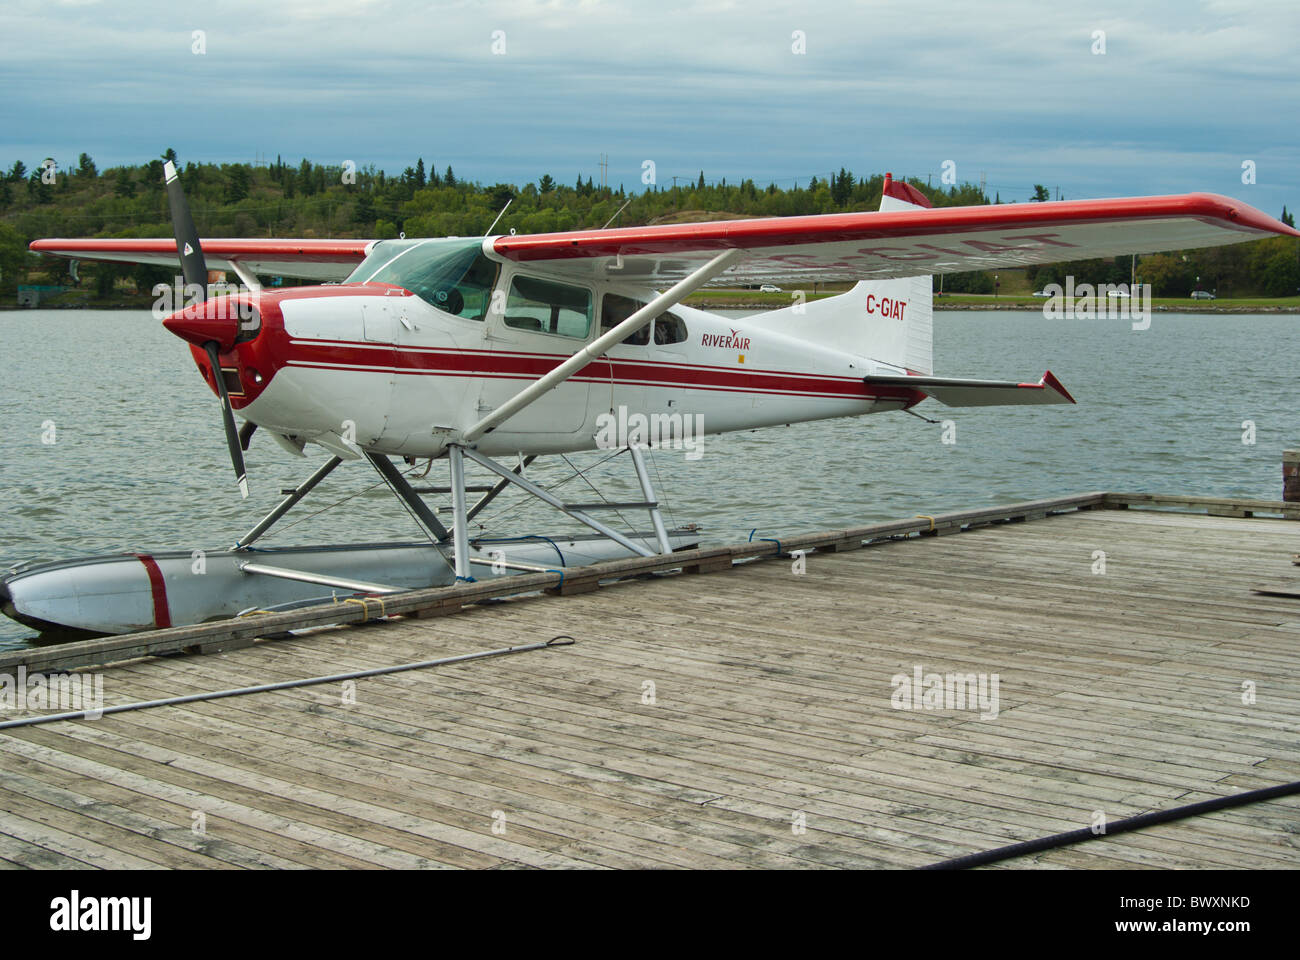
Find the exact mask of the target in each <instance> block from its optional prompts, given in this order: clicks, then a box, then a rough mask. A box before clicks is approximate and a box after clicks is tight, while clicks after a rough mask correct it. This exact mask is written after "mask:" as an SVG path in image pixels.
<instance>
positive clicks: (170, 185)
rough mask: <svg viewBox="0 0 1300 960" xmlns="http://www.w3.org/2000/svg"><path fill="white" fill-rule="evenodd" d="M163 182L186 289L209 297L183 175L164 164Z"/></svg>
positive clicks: (201, 250) (200, 249) (169, 163)
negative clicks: (198, 288) (194, 288)
mask: <svg viewBox="0 0 1300 960" xmlns="http://www.w3.org/2000/svg"><path fill="white" fill-rule="evenodd" d="M163 181H164V183H166V185H167V205H168V206H169V207H170V208H171V212H172V233H173V234H174V235H175V237H176V253H177V254H178V255H179V256H180V258H181V273H182V274H183V275H184V276H185V285H186V286H189V285H191V284H195V283H197V284H198V285H199V286H201V287H202V288H203V292H204V296H205V297H206V296H207V290H208V265H207V263H206V261H204V259H203V249H202V248H201V247H200V246H199V233H198V231H197V230H196V229H194V218H193V217H191V216H190V205H189V204H188V203H186V202H185V191H184V190H182V189H181V180H180V174H178V173H177V172H176V166H175V165H174V164H173V163H172V162H171V161H170V160H168V161H167V162H166V163H164V164H163ZM217 379H218V380H220V379H221V378H220V377H218V378H217Z"/></svg>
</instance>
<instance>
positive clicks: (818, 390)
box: [289, 340, 868, 399]
mask: <svg viewBox="0 0 1300 960" xmlns="http://www.w3.org/2000/svg"><path fill="white" fill-rule="evenodd" d="M376 346H377V345H367V346H353V345H351V344H343V343H308V342H304V341H301V340H296V341H294V343H293V350H292V352H291V355H290V356H291V359H290V360H289V365H290V366H310V367H320V368H326V369H348V368H356V369H359V370H365V369H369V370H371V371H374V372H387V373H397V374H417V375H419V374H424V375H437V376H448V377H484V378H486V379H511V380H514V379H518V380H530V379H536V378H538V377H540V376H542V375H543V374H545V373H547V372H549V371H550V370H552V369H554V368H555V367H556V366H558V365H559V364H560V363H561V362H563V360H564V359H565V358H564V357H560V356H546V355H528V354H511V353H471V352H467V351H461V350H445V351H443V350H439V351H432V350H405V349H401V348H398V347H395V346H388V347H387V348H386V349H385V348H380V349H376V348H375V347H376ZM573 379H575V380H578V381H586V382H594V383H609V382H610V380H611V379H613V381H614V382H615V383H621V384H624V385H632V384H636V385H638V386H658V387H689V388H693V389H698V390H728V391H753V392H758V393H774V392H775V393H785V394H790V395H795V396H800V395H815V396H823V397H827V396H829V397H846V398H854V399H865V398H866V397H867V396H868V394H867V389H866V384H865V383H864V382H863V381H862V380H860V379H858V378H856V377H827V376H819V375H816V374H804V373H783V372H770V373H769V372H759V371H748V370H726V369H722V368H719V367H704V366H698V365H690V366H687V365H681V364H675V363H657V362H638V361H633V360H614V359H601V360H595V361H593V362H591V363H589V364H587V366H585V367H583V368H582V369H581V370H579V371H578V372H577V373H576V374H574V377H573Z"/></svg>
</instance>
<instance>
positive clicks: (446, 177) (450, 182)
mask: <svg viewBox="0 0 1300 960" xmlns="http://www.w3.org/2000/svg"><path fill="white" fill-rule="evenodd" d="M442 182H443V183H445V184H446V185H447V186H449V187H454V186H456V174H454V173H452V172H451V164H450V163H449V164H447V172H446V173H444V174H443V175H442Z"/></svg>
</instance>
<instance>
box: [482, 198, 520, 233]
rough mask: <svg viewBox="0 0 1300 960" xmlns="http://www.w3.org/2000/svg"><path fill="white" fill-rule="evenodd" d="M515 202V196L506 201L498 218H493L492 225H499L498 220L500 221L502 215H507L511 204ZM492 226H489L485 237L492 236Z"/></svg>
mask: <svg viewBox="0 0 1300 960" xmlns="http://www.w3.org/2000/svg"><path fill="white" fill-rule="evenodd" d="M514 202H515V198H514V197H511V198H510V199H509V200H507V201H506V205H505V206H504V207H502V208H501V212H500V213H498V214H497V218H496V220H493V221H492V227H495V226H496V225H497V221H499V220H500V219H501V218H502V217H504V216H505V215H506V211H507V210H509V209H510V204H512V203H514ZM492 227H488V228H487V233H485V234H483V236H485V237H490V236H492Z"/></svg>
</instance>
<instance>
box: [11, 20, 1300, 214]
mask: <svg viewBox="0 0 1300 960" xmlns="http://www.w3.org/2000/svg"><path fill="white" fill-rule="evenodd" d="M196 30H201V31H204V37H203V42H204V44H205V46H206V52H203V53H201V54H198V53H195V52H193V51H194V48H195V46H196V43H197V41H196V40H195V39H194V31H196ZM498 31H499V32H498ZM796 31H801V33H799V34H796ZM1095 31H1104V44H1105V52H1104V54H1102V53H1097V52H1094V50H1096V49H1097V48H1099V45H1100V41H1099V40H1098V39H1096V38H1095V36H1094V32H1095ZM1298 37H1300V3H1296V2H1295V0H1287V2H1262V0H1261V2H1244V0H1243V2H1238V0H1202V2H1195V0H1179V2H1167V3H1166V2H1143V0H1130V2H1124V3H1110V2H1106V0H1101V2H1090V3H1079V4H1071V3H1040V2H1027V0H1026V2H1019V0H1011V2H1005V3H1001V4H994V5H989V6H987V7H977V5H976V4H973V3H969V2H965V0H958V2H949V0H927V2H915V0H910V2H905V3H895V2H872V3H847V2H820V0H812V2H808V3H805V4H802V5H800V4H794V3H789V2H784V3H768V2H765V0H743V2H729V0H712V2H702V3H693V4H690V3H677V2H675V0H656V2H646V0H642V2H636V3H632V2H623V3H620V2H602V0H550V2H540V0H502V2H495V0H483V2H477V0H462V2H449V3H408V2H401V0H258V2H245V0H235V2H218V0H214V2H210V3H206V4H202V5H190V4H177V3H174V2H164V0H137V2H111V0H4V5H3V8H2V9H0V78H3V80H2V82H3V90H4V96H3V98H2V100H0V164H3V165H4V166H5V167H6V168H7V167H8V166H9V165H10V164H12V162H13V161H14V160H16V159H21V160H23V161H24V162H25V163H26V164H27V165H28V167H29V168H30V167H33V166H35V165H36V164H37V163H39V161H40V160H41V159H42V158H43V157H46V156H53V157H55V159H56V160H57V161H58V162H59V164H60V165H61V166H66V165H68V164H70V163H75V160H76V157H77V155H78V154H79V153H81V152H82V151H85V152H87V153H89V154H91V155H92V156H93V157H94V159H95V160H96V162H97V163H98V164H99V165H100V167H101V168H103V167H108V166H113V165H115V164H119V163H140V162H143V161H146V160H149V159H152V158H154V157H156V156H158V154H159V153H160V152H161V151H162V150H163V149H165V148H166V147H168V146H170V147H174V148H175V149H176V151H177V153H178V154H179V155H180V158H181V160H182V161H185V160H204V161H230V160H253V159H254V158H255V157H257V156H258V155H259V154H260V155H262V156H265V157H266V158H268V159H270V160H274V159H275V157H276V155H277V154H279V155H282V156H283V157H284V158H285V159H286V160H290V161H294V162H296V161H297V160H299V159H300V158H302V157H303V156H307V157H310V158H312V159H313V160H315V161H317V162H321V163H341V162H343V161H345V160H352V161H354V162H355V163H357V164H358V165H359V166H365V165H367V164H371V163H373V164H375V165H377V166H378V167H380V168H383V169H386V170H388V171H390V172H400V171H401V169H402V168H403V167H405V166H407V165H413V164H414V162H415V159H416V157H417V156H423V158H424V160H425V163H426V164H427V165H428V164H434V165H436V166H437V168H438V169H439V170H442V169H444V168H445V167H446V166H447V165H448V164H451V165H452V166H453V167H454V168H455V170H456V172H457V174H458V175H460V176H466V177H469V178H471V179H474V180H479V181H482V182H484V183H495V182H497V181H506V182H513V183H518V184H523V183H526V182H528V181H535V180H537V179H538V178H539V177H540V176H541V175H542V174H543V173H550V174H551V175H552V176H554V177H555V178H556V179H557V180H559V181H561V182H566V183H572V182H573V181H574V180H575V178H576V177H578V176H579V175H581V176H583V177H584V178H585V177H587V176H594V177H595V178H596V180H597V181H599V179H600V170H599V167H598V166H597V164H598V161H599V158H600V155H601V154H602V153H605V154H608V155H609V173H608V177H609V181H610V183H611V184H612V185H614V186H617V185H619V184H620V183H621V184H623V185H624V186H625V187H627V188H628V189H640V186H641V175H642V169H643V162H644V161H646V160H652V161H653V162H654V164H655V172H656V175H657V180H658V182H659V183H660V184H662V185H670V184H671V183H672V178H673V176H674V175H676V176H678V177H679V178H681V177H686V178H690V179H694V178H696V177H698V175H699V172H700V170H701V169H702V170H703V171H704V173H705V176H706V178H707V179H710V180H716V179H720V178H722V177H726V178H727V180H728V181H729V182H730V181H738V180H741V179H743V178H745V177H752V178H754V180H755V181H756V182H758V183H759V184H760V185H766V184H767V183H768V182H769V181H771V180H776V181H777V182H778V183H780V184H782V185H783V186H788V185H790V184H791V183H793V182H794V181H795V180H798V181H799V182H800V183H801V184H806V183H807V180H808V178H809V176H811V175H813V174H816V175H819V176H826V175H827V174H828V173H829V172H830V171H832V170H837V169H839V167H841V166H845V167H848V168H849V169H850V170H852V171H853V172H854V173H856V174H871V173H875V172H883V171H885V170H892V171H893V172H894V173H895V174H896V175H899V174H906V175H915V176H921V177H925V176H927V175H928V176H931V177H933V178H934V180H935V182H938V181H939V178H940V175H941V174H942V172H943V170H944V162H945V161H952V163H953V164H955V170H956V175H957V177H958V179H959V180H963V181H965V180H969V181H972V182H975V183H978V182H979V181H980V178H981V176H984V177H985V178H986V181H987V184H988V191H989V194H990V196H991V195H993V194H994V193H995V192H997V193H999V194H1000V195H1001V198H1002V199H1003V200H1004V201H1005V200H1008V199H1018V200H1024V199H1027V198H1028V197H1029V195H1030V193H1031V188H1032V185H1033V184H1034V183H1043V184H1046V185H1047V186H1048V187H1049V188H1050V189H1052V190H1053V193H1054V194H1055V191H1056V189H1057V188H1059V189H1060V191H1061V192H1062V193H1063V194H1064V195H1065V196H1066V197H1067V198H1068V199H1075V198H1084V197H1099V196H1131V195H1138V194H1148V193H1173V192H1183V191H1191V190H1207V191H1212V192H1216V193H1223V194H1227V195H1229V196H1233V197H1237V198H1240V199H1242V200H1245V201H1246V202H1248V203H1251V204H1252V205H1254V206H1257V207H1259V208H1261V209H1263V210H1264V211H1266V212H1268V213H1270V214H1272V215H1274V216H1276V215H1277V214H1278V213H1280V211H1281V208H1282V205H1283V204H1284V203H1285V204H1286V205H1287V206H1288V208H1290V209H1295V208H1296V207H1300V146H1298V142H1300V133H1298V132H1297V120H1298V119H1300V116H1298V115H1300V106H1298V105H1300V63H1297V58H1296V41H1297V38H1298ZM801 42H802V44H803V47H804V49H805V50H806V52H803V53H796V52H794V51H795V48H796V47H797V46H798V45H799V44H800V43H801ZM498 51H499V52H498ZM1247 160H1249V161H1253V162H1254V164H1255V171H1256V172H1255V176H1256V180H1257V182H1256V183H1255V184H1253V185H1248V184H1245V183H1243V182H1242V163H1243V161H1247Z"/></svg>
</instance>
